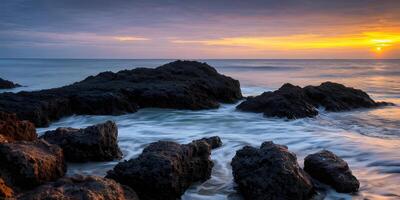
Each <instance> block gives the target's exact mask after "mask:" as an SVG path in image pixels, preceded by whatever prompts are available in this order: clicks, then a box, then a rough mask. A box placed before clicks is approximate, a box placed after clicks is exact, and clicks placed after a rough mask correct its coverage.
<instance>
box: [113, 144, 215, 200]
mask: <svg viewBox="0 0 400 200" xmlns="http://www.w3.org/2000/svg"><path fill="white" fill-rule="evenodd" d="M210 154H211V146H210V145H209V144H208V143H207V142H206V141H205V140H197V141H193V142H191V143H189V144H184V145H180V144H178V143H175V142H167V141H159V142H155V143H151V144H150V145H149V146H147V147H146V148H145V149H144V150H143V152H142V154H140V155H139V157H138V158H135V159H131V160H129V161H124V162H120V163H118V164H117V165H116V166H115V167H114V169H113V170H111V171H109V172H108V173H107V176H106V177H107V178H112V179H114V180H116V181H117V182H119V183H121V184H124V185H128V186H130V187H131V188H133V189H134V190H135V191H136V192H137V194H138V195H139V197H140V199H142V200H175V199H179V198H180V196H181V195H182V194H183V193H184V192H185V190H186V189H187V188H188V187H189V186H190V185H192V184H193V183H194V182H198V181H205V180H207V179H209V178H210V176H211V169H212V167H213V162H212V161H211V159H210Z"/></svg>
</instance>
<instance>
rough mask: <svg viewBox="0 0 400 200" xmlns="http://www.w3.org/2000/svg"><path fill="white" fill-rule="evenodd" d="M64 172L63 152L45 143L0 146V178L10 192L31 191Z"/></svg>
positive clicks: (19, 142)
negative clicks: (18, 190)
mask: <svg viewBox="0 0 400 200" xmlns="http://www.w3.org/2000/svg"><path fill="white" fill-rule="evenodd" d="M65 172H66V165H65V162H64V155H63V152H62V149H61V148H60V147H58V146H56V145H51V144H49V143H47V142H46V141H44V140H36V141H33V142H28V141H18V142H13V143H2V144H0V177H2V178H3V179H4V181H5V182H6V184H7V185H9V186H11V187H13V189H30V188H33V187H35V186H38V185H40V184H43V183H45V182H48V181H54V180H56V179H58V178H60V177H62V176H64V174H65Z"/></svg>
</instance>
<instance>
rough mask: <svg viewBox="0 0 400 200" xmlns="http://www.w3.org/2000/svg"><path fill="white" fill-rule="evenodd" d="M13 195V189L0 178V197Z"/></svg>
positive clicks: (5, 197)
mask: <svg viewBox="0 0 400 200" xmlns="http://www.w3.org/2000/svg"><path fill="white" fill-rule="evenodd" d="M13 196H14V191H13V190H12V189H11V188H10V187H9V186H7V185H6V183H5V182H4V180H3V179H2V178H0V199H7V198H12V197H13Z"/></svg>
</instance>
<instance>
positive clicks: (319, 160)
mask: <svg viewBox="0 0 400 200" xmlns="http://www.w3.org/2000/svg"><path fill="white" fill-rule="evenodd" d="M304 170H305V171H306V172H307V173H308V174H310V175H311V176H312V177H313V178H315V179H317V180H319V181H321V182H322V183H325V184H327V185H330V186H332V187H333V188H335V189H336V191H338V192H345V193H350V192H356V191H358V188H359V187H360V182H358V180H357V178H356V177H355V176H353V174H352V172H351V170H350V168H349V165H348V164H347V162H346V161H344V160H343V159H341V158H340V157H338V156H337V155H335V154H334V153H332V152H330V151H327V150H322V151H319V152H317V153H315V154H311V155H308V156H307V157H306V158H305V159H304Z"/></svg>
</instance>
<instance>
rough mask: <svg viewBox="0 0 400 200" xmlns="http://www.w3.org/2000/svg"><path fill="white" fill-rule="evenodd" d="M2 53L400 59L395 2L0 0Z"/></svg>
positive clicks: (399, 1) (399, 15) (399, 8)
mask: <svg viewBox="0 0 400 200" xmlns="http://www.w3.org/2000/svg"><path fill="white" fill-rule="evenodd" d="M0 57H2V58H10V57H26V58H30V57H34V58H192V59H196V58H277V59H279V58H400V0H274V1H272V0H263V1H261V0H260V1H244V0H242V1H236V0H213V1H206V0H202V1H174V0H160V1H151V0H149V1H145V0H144V1H134V0H112V1H111V0H1V2H0Z"/></svg>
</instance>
